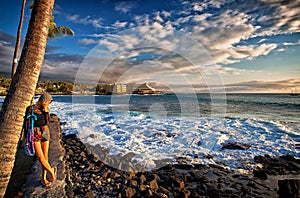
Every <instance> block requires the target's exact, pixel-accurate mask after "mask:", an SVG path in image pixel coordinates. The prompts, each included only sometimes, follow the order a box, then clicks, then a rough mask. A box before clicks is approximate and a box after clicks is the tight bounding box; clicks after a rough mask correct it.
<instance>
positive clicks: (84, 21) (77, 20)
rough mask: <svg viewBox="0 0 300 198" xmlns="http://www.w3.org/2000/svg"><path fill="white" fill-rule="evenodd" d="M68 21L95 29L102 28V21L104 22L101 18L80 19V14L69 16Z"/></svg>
mask: <svg viewBox="0 0 300 198" xmlns="http://www.w3.org/2000/svg"><path fill="white" fill-rule="evenodd" d="M67 20H68V21H72V22H73V23H79V24H84V25H92V26H94V27H95V28H102V21H103V19H102V18H101V17H98V18H95V17H91V16H86V17H84V18H80V16H79V15H78V14H75V15H68V16H67Z"/></svg>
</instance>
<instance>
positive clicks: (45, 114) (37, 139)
mask: <svg viewBox="0 0 300 198" xmlns="http://www.w3.org/2000/svg"><path fill="white" fill-rule="evenodd" d="M51 102H52V97H51V95H50V94H48V93H43V94H42V95H41V96H40V98H39V100H38V101H37V102H36V104H35V105H34V113H35V115H36V116H37V120H35V122H34V129H33V132H34V140H33V141H34V148H35V152H36V155H37V157H38V160H39V161H40V163H41V164H42V166H43V184H44V185H45V186H49V185H51V183H52V182H54V181H55V179H56V171H57V170H56V167H51V165H50V164H49V162H48V150H49V141H50V131H49V128H48V124H49V121H50V113H49V104H50V103H51ZM30 109H31V108H29V111H31V110H30ZM28 113H29V112H28ZM30 113H31V112H30ZM47 172H49V173H50V179H49V180H48V179H47Z"/></svg>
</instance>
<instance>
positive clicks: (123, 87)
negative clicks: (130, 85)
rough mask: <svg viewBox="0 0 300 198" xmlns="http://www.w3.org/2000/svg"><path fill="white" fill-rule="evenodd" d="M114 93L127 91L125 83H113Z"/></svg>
mask: <svg viewBox="0 0 300 198" xmlns="http://www.w3.org/2000/svg"><path fill="white" fill-rule="evenodd" d="M115 93H117V94H125V93H127V85H125V84H117V85H115Z"/></svg>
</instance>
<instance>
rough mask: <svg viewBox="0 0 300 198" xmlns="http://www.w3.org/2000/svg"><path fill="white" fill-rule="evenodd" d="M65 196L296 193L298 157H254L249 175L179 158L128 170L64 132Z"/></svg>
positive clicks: (299, 190)
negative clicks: (109, 163)
mask: <svg viewBox="0 0 300 198" xmlns="http://www.w3.org/2000/svg"><path fill="white" fill-rule="evenodd" d="M62 142H63V143H62V144H63V147H64V149H65V157H64V161H65V164H66V187H65V190H66V195H67V197H166V198H167V197H264V198H265V197H300V176H299V175H300V160H299V159H296V158H294V157H293V156H289V155H286V156H280V157H276V158H272V157H270V156H268V155H266V156H258V157H255V159H254V160H255V162H256V163H257V164H258V165H257V168H256V169H255V170H253V173H252V174H240V173H236V172H233V171H229V170H227V169H224V168H223V167H221V166H217V165H210V166H205V165H200V164H189V163H185V162H184V160H183V161H182V163H178V164H176V165H167V166H164V167H162V168H159V169H156V170H152V171H144V172H129V171H122V170H119V169H116V168H112V167H110V166H107V165H106V164H104V163H103V162H102V161H100V160H99V158H97V157H96V156H95V155H94V154H93V153H94V152H92V151H91V150H92V148H91V147H90V149H89V148H88V146H86V145H84V144H83V143H82V142H81V141H80V140H79V139H78V138H77V137H76V135H69V136H65V137H63V141H62Z"/></svg>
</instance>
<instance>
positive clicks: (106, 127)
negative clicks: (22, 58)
mask: <svg viewBox="0 0 300 198" xmlns="http://www.w3.org/2000/svg"><path fill="white" fill-rule="evenodd" d="M1 99H2V101H3V98H1ZM111 107H112V105H111V104H80V103H73V104H72V103H70V102H57V101H54V102H53V103H52V104H51V106H50V108H51V112H52V113H54V114H56V115H58V117H59V118H60V119H61V122H62V123H65V124H63V125H62V131H63V133H64V134H73V133H74V134H77V135H78V136H79V138H80V139H81V140H82V141H83V142H84V143H88V144H90V145H94V146H95V145H97V144H98V145H100V146H101V147H105V148H109V155H110V156H113V155H118V154H122V155H125V154H128V153H134V154H135V155H134V156H133V158H132V163H133V164H134V165H140V166H143V167H144V168H145V169H147V170H148V169H152V168H155V167H156V165H157V161H159V160H165V161H166V162H170V160H171V161H172V159H175V158H176V157H186V158H187V159H188V160H190V161H191V162H194V163H203V164H211V163H218V164H223V165H224V166H226V167H228V168H232V169H236V170H241V169H244V170H250V169H251V168H253V166H254V162H253V157H254V156H258V155H264V154H268V155H271V156H274V155H285V154H291V155H294V156H296V157H298V158H299V157H300V151H299V149H298V150H297V149H296V148H295V144H296V143H299V142H300V134H299V123H293V122H282V121H278V120H266V119H261V118H249V116H247V117H245V118H243V117H241V114H240V115H239V116H240V117H239V118H234V117H232V118H215V117H214V118H210V117H184V116H183V117H180V116H166V114H156V112H153V111H152V112H151V111H150V112H149V113H145V112H137V111H135V112H134V111H118V112H111V111H110V109H111ZM227 142H239V143H247V144H250V145H251V147H250V148H249V149H248V150H226V149H225V150H222V144H223V143H227ZM208 154H209V155H211V156H212V157H213V159H211V158H207V157H205V156H207V155H208ZM160 165H163V164H160Z"/></svg>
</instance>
